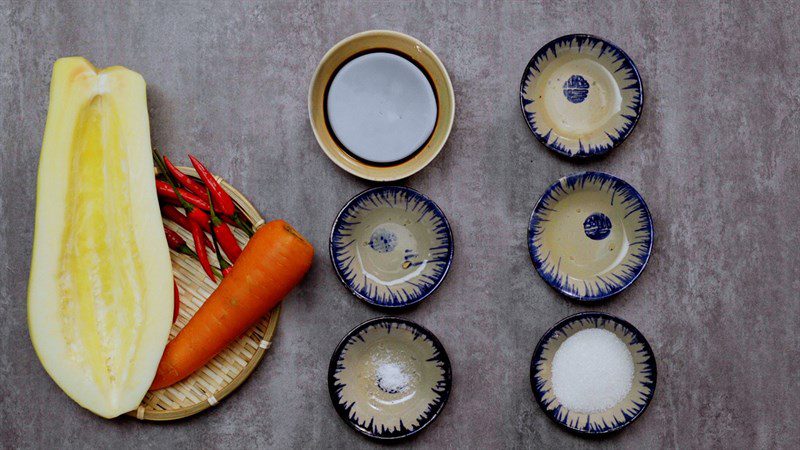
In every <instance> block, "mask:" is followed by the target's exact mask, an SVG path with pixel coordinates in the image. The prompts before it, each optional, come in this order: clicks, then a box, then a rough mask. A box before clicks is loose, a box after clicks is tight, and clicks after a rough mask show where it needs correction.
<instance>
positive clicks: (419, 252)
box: [330, 186, 453, 308]
mask: <svg viewBox="0 0 800 450" xmlns="http://www.w3.org/2000/svg"><path fill="white" fill-rule="evenodd" d="M330 254H331V261H332V262H333V267H334V269H335V270H336V274H337V275H338V276H339V279H340V280H342V283H344V284H345V286H347V287H348V289H350V291H351V292H352V293H353V294H354V295H355V296H356V297H358V298H360V299H362V300H364V301H366V302H367V303H370V304H372V305H375V306H379V307H383V308H397V307H405V306H410V305H413V304H415V303H418V302H420V301H422V300H423V299H425V298H426V297H428V296H429V295H430V294H431V293H433V291H434V290H436V288H438V287H439V285H440V284H441V282H442V280H444V277H445V275H447V270H448V269H449V268H450V263H451V261H452V259H453V236H452V234H451V232H450V225H449V224H448V223H447V218H445V216H444V213H442V211H441V210H440V209H439V207H438V206H436V204H435V203H433V201H431V200H430V199H429V198H428V197H425V196H424V195H422V194H420V193H419V192H417V191H415V190H413V189H410V188H407V187H400V186H382V187H376V188H372V189H368V190H366V191H364V192H362V193H360V194H358V195H356V196H355V197H353V198H352V199H351V200H350V201H349V202H347V204H346V205H345V206H344V208H342V210H341V211H340V212H339V215H338V216H337V217H336V220H335V221H334V223H333V227H332V229H331V238H330Z"/></svg>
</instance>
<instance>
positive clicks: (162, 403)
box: [128, 167, 280, 421]
mask: <svg viewBox="0 0 800 450" xmlns="http://www.w3.org/2000/svg"><path fill="white" fill-rule="evenodd" d="M180 169H181V171H182V172H184V173H186V174H187V175H190V176H193V177H195V178H197V172H196V171H195V170H194V169H193V168H189V167H180ZM215 178H216V179H217V180H218V181H219V182H220V184H221V185H222V187H223V188H224V189H225V190H226V191H227V192H228V193H229V194H230V195H231V197H232V198H233V201H234V202H235V203H236V206H237V208H238V209H239V211H240V212H241V213H243V214H244V216H245V217H246V218H247V219H248V220H249V221H250V223H252V224H253V228H254V229H256V228H258V227H260V226H261V225H263V224H264V219H263V218H262V217H261V215H259V213H258V210H256V209H255V208H254V207H253V205H252V204H251V203H250V202H249V201H248V200H247V199H246V198H245V197H244V196H243V195H242V194H241V193H240V192H239V191H237V190H236V189H234V188H233V187H232V186H231V185H230V184H228V183H227V182H226V181H225V180H223V179H222V178H220V177H218V176H215ZM164 225H165V226H167V227H169V228H171V229H172V230H174V231H176V232H177V233H178V234H180V235H181V236H182V237H183V238H184V239H186V242H187V243H190V246H192V247H194V246H193V245H191V242H192V236H191V234H190V233H189V232H188V231H186V230H184V229H182V228H181V227H179V226H177V225H176V224H174V223H173V222H171V221H169V220H167V219H164ZM231 229H232V230H233V233H234V234H235V235H236V239H237V240H238V241H239V244H240V245H241V246H242V247H243V248H244V246H245V245H246V244H247V241H248V237H247V234H245V233H244V232H243V231H241V230H239V229H238V228H234V227H231ZM170 255H171V257H172V271H173V273H174V274H175V280H176V281H177V283H178V290H179V291H180V297H181V308H180V315H179V316H178V319H177V320H176V321H175V324H173V325H172V330H171V331H170V339H172V338H174V337H175V335H176V334H178V332H179V331H180V330H181V329H182V328H183V327H184V325H186V323H187V322H188V321H189V319H191V318H192V316H193V315H194V313H195V312H197V309H198V308H200V306H202V304H203V302H205V300H206V299H207V298H208V296H209V295H211V293H212V292H213V291H214V289H216V288H217V284H218V283H214V282H212V281H211V280H210V279H209V278H208V276H207V275H206V274H205V272H203V269H202V268H201V267H200V263H198V262H197V261H195V260H194V259H192V258H190V257H188V256H185V255H182V254H180V253H176V252H174V251H172V250H170ZM209 261H211V264H213V265H215V266H217V267H219V262H218V261H217V258H216V256H213V251H211V252H209ZM279 315H280V305H278V306H276V307H275V309H273V310H272V311H271V312H270V313H269V314H268V315H266V316H264V318H263V319H262V320H261V321H260V322H259V323H257V324H256V325H255V326H253V328H251V329H250V330H249V331H247V332H246V333H244V334H243V335H242V337H240V338H239V339H238V340H236V341H234V342H233V343H231V344H230V345H229V346H228V348H226V349H225V350H223V351H222V352H221V353H220V354H219V355H217V356H215V357H214V359H212V360H211V361H210V362H209V363H208V364H206V365H205V366H204V367H203V368H201V369H200V370H198V371H197V372H195V373H194V374H192V375H190V376H189V377H188V378H186V379H185V380H183V381H181V382H179V383H176V384H174V385H172V386H170V387H168V388H165V389H160V390H158V391H152V392H148V393H147V395H146V396H145V397H144V400H142V403H141V404H140V405H139V407H138V408H137V409H136V410H135V411H131V412H130V413H128V414H129V415H131V416H134V417H136V418H138V419H140V420H154V421H166V420H176V419H182V418H184V417H189V416H191V415H194V414H197V413H199V412H200V411H203V410H205V409H207V408H209V407H211V406H214V405H216V404H217V403H218V402H220V401H221V400H222V399H223V398H225V397H226V396H228V394H230V393H231V392H233V390H234V389H236V388H237V387H239V385H241V384H242V383H243V382H244V380H246V379H247V377H249V376H250V374H251V373H252V372H253V370H254V369H255V368H256V366H257V365H258V363H259V362H260V361H261V358H263V357H264V354H265V353H266V352H267V350H268V349H269V347H270V345H271V344H272V337H273V335H274V334H275V327H276V326H277V325H278V316H279Z"/></svg>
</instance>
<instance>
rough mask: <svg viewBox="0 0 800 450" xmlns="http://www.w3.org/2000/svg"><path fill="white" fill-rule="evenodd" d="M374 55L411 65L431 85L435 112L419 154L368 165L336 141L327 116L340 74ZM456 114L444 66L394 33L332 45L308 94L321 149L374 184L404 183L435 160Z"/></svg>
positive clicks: (354, 37)
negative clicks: (399, 58) (393, 57)
mask: <svg viewBox="0 0 800 450" xmlns="http://www.w3.org/2000/svg"><path fill="white" fill-rule="evenodd" d="M375 52H386V53H392V54H395V55H400V56H402V57H403V58H405V59H407V60H408V61H410V62H412V63H413V64H415V65H416V66H417V68H419V69H420V70H421V71H422V72H423V73H424V74H425V76H426V77H427V78H428V81H429V82H430V83H431V86H432V87H433V92H434V95H435V97H436V106H437V110H438V113H437V118H436V123H435V125H434V128H433V132H432V133H431V135H430V137H429V138H428V140H427V141H425V142H424V144H423V145H422V146H421V147H420V148H419V150H417V151H416V152H414V153H413V154H411V155H410V156H408V157H406V158H404V159H402V160H399V161H395V162H391V163H385V164H381V163H374V162H370V161H366V160H364V159H360V158H358V157H357V156H355V155H354V154H353V153H351V152H349V151H348V149H347V148H346V147H345V146H344V145H342V143H341V142H339V140H338V139H337V138H336V136H335V134H334V133H333V131H332V128H331V126H330V122H329V120H328V118H327V117H326V114H327V108H326V99H327V96H328V91H329V89H330V86H331V82H332V81H333V79H334V77H335V76H336V73H337V72H338V71H339V69H340V68H342V67H343V66H344V65H346V64H347V63H348V62H350V61H351V60H353V59H354V58H356V57H359V56H363V55H365V54H368V53H375ZM454 112H455V95H454V93H453V85H452V84H451V83H450V77H449V75H448V74H447V70H446V69H445V67H444V65H443V64H442V62H441V61H440V60H439V58H438V57H437V56H436V54H434V53H433V51H431V49H429V48H428V47H427V46H426V45H425V44H423V43H422V42H420V41H419V40H417V39H415V38H413V37H411V36H408V35H405V34H402V33H398V32H395V31H387V30H372V31H366V32H363V33H358V34H354V35H352V36H350V37H348V38H346V39H344V40H343V41H341V42H339V43H338V44H336V45H335V46H334V47H333V48H331V49H330V50H329V51H328V53H326V54H325V56H323V57H322V61H320V63H319V66H317V70H316V72H314V76H313V78H312V80H311V87H310V88H309V92H308V114H309V118H310V120H311V128H312V129H313V130H314V135H315V136H316V138H317V142H318V143H319V145H320V147H322V150H323V151H324V152H325V154H326V155H328V157H329V158H330V159H331V160H332V161H333V162H334V163H336V165H338V166H339V167H341V168H342V169H344V170H346V171H348V172H350V173H351V174H353V175H356V176H358V177H361V178H365V179H368V180H373V181H394V180H399V179H401V178H406V177H409V176H411V175H413V174H415V173H416V172H418V171H420V170H422V169H423V168H424V167H425V166H427V165H428V164H429V163H430V162H431V161H433V159H434V158H436V156H437V155H438V154H439V151H440V150H441V149H442V147H443V146H444V143H445V142H446V141H447V137H448V136H449V135H450V129H451V128H452V126H453V117H454Z"/></svg>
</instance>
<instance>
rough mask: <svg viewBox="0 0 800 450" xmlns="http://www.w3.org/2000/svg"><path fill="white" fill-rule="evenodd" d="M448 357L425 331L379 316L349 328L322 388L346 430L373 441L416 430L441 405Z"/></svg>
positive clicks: (446, 390)
mask: <svg viewBox="0 0 800 450" xmlns="http://www.w3.org/2000/svg"><path fill="white" fill-rule="evenodd" d="M451 385H452V377H451V369H450V360H449V359H448V357H447V352H446V351H445V349H444V346H442V343H441V342H439V339H437V338H436V336H434V335H433V333H431V332H430V331H429V330H428V329H426V328H424V327H422V326H421V325H418V324H416V323H414V322H411V321H410V320H406V319H401V318H399V317H379V318H376V319H371V320H368V321H366V322H364V323H362V324H361V325H359V326H357V327H356V328H354V329H353V330H351V331H350V332H349V333H347V335H346V336H345V337H344V339H342V341H341V342H340V343H339V345H338V346H337V347H336V350H334V352H333V356H331V362H330V366H329V369H328V391H329V393H330V397H331V401H332V402H333V406H334V408H335V409H336V412H337V413H338V414H339V416H340V417H341V418H342V420H344V421H345V422H346V423H347V424H348V425H349V426H350V427H351V428H353V429H354V430H356V431H358V432H359V433H361V434H364V435H365V436H367V437H370V438H372V439H376V440H395V439H402V438H406V437H409V436H411V435H414V434H417V433H419V432H420V431H422V430H423V429H425V428H426V427H427V426H428V425H430V424H431V423H432V422H433V421H434V420H435V419H436V417H438V416H439V414H440V413H441V411H442V408H444V405H445V403H447V398H448V397H449V395H450V389H451Z"/></svg>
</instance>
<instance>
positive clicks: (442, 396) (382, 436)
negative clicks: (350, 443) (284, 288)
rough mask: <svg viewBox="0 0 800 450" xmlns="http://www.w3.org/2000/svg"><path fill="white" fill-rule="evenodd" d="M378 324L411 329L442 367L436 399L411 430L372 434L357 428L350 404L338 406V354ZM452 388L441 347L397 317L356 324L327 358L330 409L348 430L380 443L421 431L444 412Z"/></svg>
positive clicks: (427, 332)
mask: <svg viewBox="0 0 800 450" xmlns="http://www.w3.org/2000/svg"><path fill="white" fill-rule="evenodd" d="M379 324H389V327H391V324H403V325H405V326H407V327H409V328H411V329H413V330H414V332H415V333H416V336H418V337H415V339H416V338H420V337H421V338H423V339H426V340H428V341H430V342H431V344H432V345H433V347H434V348H435V349H436V350H437V352H438V353H437V356H436V361H439V362H441V364H442V367H443V369H444V382H443V383H442V385H441V386H440V389H441V391H440V392H439V399H438V401H437V402H436V404H435V405H434V407H432V408H431V410H430V412H429V413H428V414H427V417H426V418H425V421H424V422H423V423H422V424H421V425H419V426H417V427H416V428H414V429H413V430H409V429H407V428H405V427H402V428H401V429H400V430H398V431H384V432H383V433H375V432H373V431H372V430H371V429H370V428H368V427H364V426H361V425H359V424H358V423H357V422H356V421H354V420H352V419H351V418H350V409H351V408H352V405H350V406H349V407H348V406H346V405H343V404H341V403H340V392H341V389H342V388H343V386H342V385H339V384H337V381H336V377H335V375H336V373H337V372H338V371H339V370H341V369H342V368H343V367H342V366H341V360H342V351H343V350H344V348H345V347H346V346H347V344H348V343H349V342H350V341H351V340H352V339H358V338H357V336H358V334H360V333H361V332H362V331H364V330H365V329H367V328H368V327H370V326H373V325H379ZM452 385H453V375H452V368H451V366H450V358H449V357H448V356H447V352H446V351H445V349H444V346H443V345H442V343H441V342H440V341H439V339H438V338H437V337H436V336H435V335H434V334H433V333H432V332H431V331H430V330H428V329H427V328H425V327H423V326H422V325H420V324H418V323H416V322H412V321H410V320H407V319H402V318H400V317H393V316H385V317H376V318H374V319H369V320H367V321H365V322H363V323H361V324H360V325H358V326H356V327H355V328H353V329H352V330H350V331H349V332H348V333H347V334H346V335H345V336H344V337H343V338H342V340H341V341H340V342H339V344H338V345H337V346H336V349H335V350H334V351H333V355H331V361H330V364H329V365H328V393H329V394H330V398H331V402H332V403H333V407H334V409H335V410H336V413H337V414H339V417H341V418H342V420H344V422H345V423H346V424H347V425H349V426H350V428H352V429H354V430H356V431H357V432H359V433H361V434H363V435H365V436H367V437H369V438H371V439H376V440H384V441H392V440H398V439H404V438H407V437H410V436H413V435H416V434H417V433H419V432H420V431H422V430H424V429H425V428H426V427H427V426H428V425H430V424H431V423H433V421H434V420H436V418H437V417H439V414H441V412H442V410H443V409H444V405H445V404H447V400H448V399H449V398H450V391H451V390H452Z"/></svg>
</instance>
